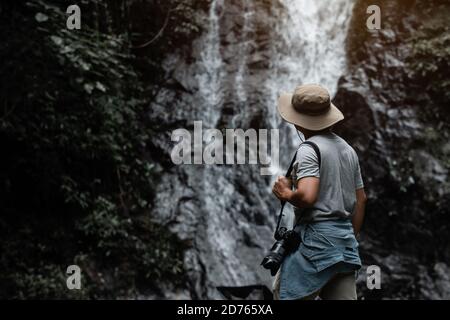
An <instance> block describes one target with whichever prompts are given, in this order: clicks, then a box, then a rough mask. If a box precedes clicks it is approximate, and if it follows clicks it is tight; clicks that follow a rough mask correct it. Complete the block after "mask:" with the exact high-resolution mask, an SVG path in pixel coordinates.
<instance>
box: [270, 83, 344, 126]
mask: <svg viewBox="0 0 450 320" xmlns="http://www.w3.org/2000/svg"><path fill="white" fill-rule="evenodd" d="M278 112H279V113H280V115H281V117H282V118H283V119H284V120H286V121H287V122H289V123H292V124H296V125H298V126H300V127H302V128H305V129H308V130H312V131H319V130H323V129H325V128H328V127H330V126H332V125H334V124H335V123H338V122H339V121H341V120H343V119H344V115H343V114H342V112H341V111H340V110H339V109H338V108H336V106H335V105H334V104H332V103H331V98H330V94H329V93H328V90H327V89H325V88H324V87H322V86H320V85H317V84H305V85H301V86H298V87H297V88H296V89H295V91H294V93H293V94H292V93H284V94H282V95H281V96H280V98H279V99H278Z"/></svg>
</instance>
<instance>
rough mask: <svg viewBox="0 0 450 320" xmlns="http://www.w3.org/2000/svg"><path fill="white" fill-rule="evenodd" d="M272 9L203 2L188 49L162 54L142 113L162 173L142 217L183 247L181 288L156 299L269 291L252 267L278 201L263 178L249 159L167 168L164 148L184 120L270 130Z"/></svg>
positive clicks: (268, 236)
mask: <svg viewBox="0 0 450 320" xmlns="http://www.w3.org/2000/svg"><path fill="white" fill-rule="evenodd" d="M278 9H279V8H277V5H276V2H273V3H271V1H258V2H256V1H244V2H243V1H221V0H215V1H212V2H211V8H207V9H206V10H205V15H204V17H203V19H204V25H205V30H204V34H203V35H202V36H201V37H200V38H198V39H194V40H193V43H192V51H191V55H190V56H184V55H180V54H179V53H177V52H174V53H169V54H168V56H167V58H166V60H165V63H164V67H165V69H166V72H167V75H168V80H167V85H166V86H163V87H161V88H159V91H158V94H157V95H156V98H155V102H154V103H153V104H152V105H151V108H150V109H151V111H150V114H149V117H151V118H152V119H155V123H156V126H157V127H156V128H155V129H156V131H157V134H156V135H155V136H154V137H152V145H153V150H152V155H153V156H154V158H155V159H157V161H158V162H159V163H160V169H161V172H162V179H161V183H160V184H159V185H158V189H157V191H156V198H155V209H154V211H153V212H152V215H153V216H154V217H155V219H157V220H158V221H159V222H161V223H163V224H164V225H167V226H169V228H170V229H171V231H173V232H174V233H176V234H177V235H178V237H179V238H180V239H181V240H183V242H185V243H186V250H185V270H186V287H185V288H184V289H183V290H184V291H183V290H182V292H181V293H180V292H179V290H178V291H177V292H178V293H177V294H174V293H173V292H174V291H175V290H174V289H170V288H164V289H162V290H161V291H163V292H165V294H164V297H165V298H173V297H178V296H188V297H190V298H194V299H205V298H224V295H223V292H222V293H221V291H219V290H218V289H217V287H223V286H233V287H237V288H239V287H248V286H253V285H264V286H265V287H266V288H270V287H271V278H270V273H269V272H268V271H266V270H264V269H263V268H261V267H260V266H259V264H260V262H261V261H262V258H263V256H264V254H265V252H266V250H267V249H268V248H269V247H270V246H271V245H272V242H273V229H274V222H275V212H276V208H277V205H278V203H277V201H276V200H275V199H274V198H273V197H271V196H270V194H271V193H270V188H269V182H270V177H267V176H261V175H260V171H259V166H256V165H211V166H206V165H180V166H175V165H173V164H172V162H171V160H170V153H171V151H172V147H173V146H174V145H175V143H174V142H171V132H172V131H173V130H175V129H178V128H186V129H188V130H192V129H193V122H194V121H202V124H203V129H204V130H206V129H208V128H218V129H224V128H242V129H243V130H247V129H249V128H253V129H256V130H257V129H259V128H271V127H272V126H271V125H270V124H269V120H267V117H266V112H265V110H264V106H265V105H266V104H265V101H264V95H263V94H261V91H262V90H264V86H263V84H264V79H265V78H267V77H268V74H269V73H270V68H268V63H269V62H270V59H269V56H270V55H271V50H272V46H271V43H270V41H269V40H270V39H271V38H273V35H272V32H273V30H274V28H273V26H274V25H275V24H276V17H277V16H279V14H277V13H276V11H277V10H278ZM244 110H245V111H244ZM159 126H160V127H159ZM261 297H262V295H261Z"/></svg>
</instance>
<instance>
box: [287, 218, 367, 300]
mask: <svg viewBox="0 0 450 320" xmlns="http://www.w3.org/2000/svg"><path fill="white" fill-rule="evenodd" d="M300 230H301V231H300V234H301V238H302V243H301V244H300V246H299V247H298V249H297V250H296V251H295V252H292V253H291V254H289V255H288V256H287V257H286V258H285V260H284V261H283V265H282V266H281V275H280V276H281V277H280V299H301V298H304V297H306V296H309V295H311V294H313V293H315V292H317V291H318V290H319V289H321V288H322V287H323V286H324V285H325V284H326V283H327V282H328V281H329V280H330V279H331V278H332V277H333V276H334V275H335V274H337V273H343V272H352V271H355V270H358V269H360V268H361V260H360V258H359V253H358V242H357V241H356V239H355V236H354V233H353V227H352V224H351V221H350V219H340V220H326V221H321V222H315V223H310V224H301V225H300Z"/></svg>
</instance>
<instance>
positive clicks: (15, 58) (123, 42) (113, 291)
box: [0, 0, 183, 299]
mask: <svg viewBox="0 0 450 320" xmlns="http://www.w3.org/2000/svg"><path fill="white" fill-rule="evenodd" d="M82 3H83V4H84V5H90V6H94V7H95V5H96V4H99V5H101V6H103V7H105V6H106V2H103V1H93V0H90V1H83V2H82ZM1 6H2V7H1V10H0V12H2V16H1V18H2V19H1V21H0V34H1V37H2V39H8V40H7V41H6V42H5V43H4V44H3V45H2V46H1V47H0V59H1V60H2V66H1V70H0V83H1V85H0V105H1V106H2V108H1V110H0V144H1V145H2V159H1V160H0V161H1V168H0V193H1V194H2V197H1V198H0V207H1V208H2V211H3V214H2V217H0V241H1V245H0V251H1V252H2V257H1V259H0V268H1V269H2V275H1V276H0V287H2V288H3V289H2V290H0V297H3V298H19V299H20V298H86V297H95V298H102V297H110V298H111V297H112V298H114V297H118V296H120V295H124V296H125V295H132V294H138V292H140V290H141V289H142V290H145V289H146V288H151V287H152V286H154V285H156V284H157V283H158V282H159V281H161V280H162V279H172V282H174V283H177V281H178V282H179V281H180V279H182V274H183V270H182V248H181V245H180V243H179V241H178V240H177V239H176V237H175V236H173V235H171V234H170V233H169V232H168V231H167V230H166V229H165V228H164V227H162V226H159V225H158V224H156V223H155V222H153V221H152V220H151V219H150V216H149V212H151V209H152V204H151V203H152V199H153V190H154V184H155V183H157V181H158V174H157V171H156V169H155V166H154V164H153V160H152V155H151V154H149V152H148V142H149V137H151V134H152V131H151V126H152V124H151V122H150V121H149V120H148V119H147V117H146V113H147V109H146V108H147V105H148V98H147V95H148V87H147V85H146V84H144V83H143V81H142V76H141V75H140V74H139V73H138V72H137V71H136V68H135V66H134V64H133V63H134V62H135V61H136V57H135V56H134V55H133V54H132V53H131V52H130V49H129V48H130V45H129V40H128V38H129V36H128V32H129V30H127V28H126V27H124V28H119V27H118V26H120V25H121V24H120V22H121V20H120V19H113V18H111V17H112V16H115V15H114V14H113V13H116V15H118V16H121V15H122V14H123V10H124V9H123V8H122V7H119V8H115V7H114V5H109V6H108V10H109V11H106V16H107V17H106V18H102V16H101V15H100V13H101V11H92V12H90V13H89V14H87V15H84V16H83V17H84V18H83V19H84V20H83V21H96V22H95V23H92V22H87V23H85V24H83V27H82V29H81V30H73V31H70V30H67V29H66V27H65V22H66V17H67V16H66V14H65V8H66V7H65V6H64V5H61V3H60V2H58V1H32V2H27V3H26V4H25V3H22V2H16V3H6V4H2V5H1ZM114 10H115V11H114ZM90 15H91V16H90ZM89 17H95V18H96V19H89ZM122 25H123V24H122ZM107 31H111V33H107ZM151 70H152V71H153V72H159V70H157V69H151ZM74 262H75V263H78V264H80V266H81V267H82V270H83V271H85V273H84V277H85V286H84V287H83V288H84V289H83V290H82V291H81V292H78V293H74V292H72V291H69V290H67V289H66V288H65V278H66V275H65V268H66V267H67V266H68V265H70V264H73V263H74Z"/></svg>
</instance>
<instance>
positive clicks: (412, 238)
mask: <svg viewBox="0 0 450 320" xmlns="http://www.w3.org/2000/svg"><path fill="white" fill-rule="evenodd" d="M369 2H370V1H369ZM369 2H368V1H359V2H358V3H357V4H356V6H355V8H354V13H353V18H352V19H353V20H352V24H351V27H350V31H349V35H348V41H347V50H348V58H349V73H348V74H347V75H346V76H344V77H343V78H342V79H341V80H340V84H339V89H338V92H337V95H336V97H335V103H336V105H338V106H340V107H341V109H342V110H343V112H344V114H345V115H346V118H347V120H346V121H345V122H344V123H342V124H341V125H340V126H339V128H338V132H339V133H340V134H341V135H342V136H344V137H345V138H347V140H348V141H349V142H350V143H351V144H352V145H353V146H354V147H355V149H356V150H357V152H358V154H359V156H360V161H361V165H362V170H363V175H364V178H365V184H366V189H367V191H368V193H369V196H370V199H369V203H368V208H367V218H366V223H365V228H364V235H363V240H362V242H361V252H362V256H363V257H364V258H365V259H363V261H364V262H365V264H366V265H369V264H377V265H379V266H380V267H381V269H382V272H383V275H385V277H384V278H383V280H382V281H383V282H382V283H383V285H382V290H381V291H379V292H375V291H369V290H367V289H366V288H365V285H364V284H363V280H364V279H362V278H361V279H360V281H361V282H360V284H361V285H360V288H361V290H362V291H361V292H362V295H363V296H364V297H365V298H368V299H370V298H425V299H445V298H448V297H449V294H450V285H449V283H448V282H446V281H445V279H446V277H448V276H447V275H448V273H445V272H444V271H443V270H447V271H448V264H449V261H450V256H449V254H450V252H449V245H448V243H449V242H450V238H449V233H448V231H449V225H450V216H449V212H450V211H449V209H448V203H449V198H450V193H449V191H450V189H449V179H448V162H447V163H446V159H448V155H446V153H445V152H446V151H445V150H446V149H445V145H446V142H445V141H446V140H448V138H447V139H442V140H440V139H431V140H430V132H431V134H433V133H434V129H436V128H435V126H436V123H434V122H431V121H429V120H427V119H426V117H424V116H423V112H422V111H423V108H428V107H430V106H431V105H433V104H437V102H436V101H434V100H433V96H430V95H427V92H424V91H423V90H420V88H418V87H417V86H415V85H414V81H413V80H414V79H411V77H410V74H411V70H410V68H409V64H408V63H407V61H408V58H409V54H410V53H411V47H410V46H411V43H410V39H411V37H412V36H413V35H414V34H415V32H417V30H418V29H419V26H420V24H421V23H423V19H427V17H426V16H424V15H423V12H424V8H423V7H421V5H420V4H416V3H415V1H400V2H397V1H395V2H393V1H378V2H379V5H380V7H381V10H382V29H381V30H380V31H373V32H368V31H367V30H366V28H365V21H366V18H367V15H366V13H365V9H366V8H367V6H368V5H369V4H371V3H369ZM419 21H420V22H419ZM448 134H449V132H448V131H446V130H441V131H440V132H439V133H438V135H442V136H443V137H445V136H447V137H448ZM446 274H447V275H446Z"/></svg>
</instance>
